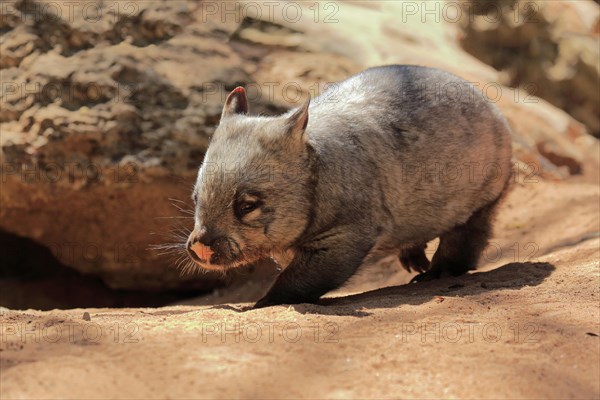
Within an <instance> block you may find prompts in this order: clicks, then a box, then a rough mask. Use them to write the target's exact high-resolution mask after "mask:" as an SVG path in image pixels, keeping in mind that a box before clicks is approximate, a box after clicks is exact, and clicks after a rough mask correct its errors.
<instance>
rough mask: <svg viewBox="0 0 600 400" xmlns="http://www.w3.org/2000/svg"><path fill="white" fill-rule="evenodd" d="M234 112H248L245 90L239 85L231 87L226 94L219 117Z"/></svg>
mask: <svg viewBox="0 0 600 400" xmlns="http://www.w3.org/2000/svg"><path fill="white" fill-rule="evenodd" d="M234 114H248V97H246V91H245V90H244V88H243V87H241V86H238V87H236V88H235V89H233V90H232V91H231V93H229V96H227V100H225V105H224V106H223V112H222V113H221V119H223V118H225V117H228V116H230V115H234Z"/></svg>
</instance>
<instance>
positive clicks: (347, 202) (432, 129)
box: [187, 65, 512, 307]
mask: <svg viewBox="0 0 600 400" xmlns="http://www.w3.org/2000/svg"><path fill="white" fill-rule="evenodd" d="M247 114H248V99H247V97H246V93H245V91H244V89H243V88H241V87H238V88H236V89H234V90H233V91H232V92H231V93H230V94H229V96H228V97H227V100H226V101H225V105H224V108H223V112H222V115H221V121H220V123H219V126H218V127H217V129H216V131H215V133H214V135H213V136H212V138H211V142H210V144H209V147H208V150H207V152H206V155H205V158H204V161H203V164H202V166H201V167H200V171H199V173H198V178H197V182H196V185H195V188H194V191H193V196H192V197H193V200H194V202H195V227H194V230H193V232H192V233H191V234H190V236H189V239H188V242H187V249H188V251H189V255H190V257H191V258H192V259H193V260H194V261H195V262H196V263H197V264H198V265H200V266H201V267H202V268H206V269H211V270H227V269H230V268H235V267H238V266H240V265H243V264H248V263H251V262H254V261H256V260H258V259H261V258H265V257H269V256H273V257H274V258H275V259H276V260H280V262H282V263H284V264H286V265H287V266H286V267H285V269H284V270H283V271H282V272H281V274H280V275H279V276H278V278H277V280H276V281H275V283H274V285H273V286H272V287H271V289H270V290H269V291H268V293H267V294H266V295H265V296H264V297H263V298H262V299H261V300H260V301H258V303H256V305H255V307H264V306H270V305H275V304H293V303H303V302H316V301H317V300H318V299H319V298H320V297H321V296H322V295H323V294H325V293H327V292H328V291H330V290H333V289H336V288H338V287H339V286H341V285H342V284H343V283H344V282H346V281H347V280H348V278H350V277H351V276H352V275H353V274H354V273H355V271H356V270H357V269H358V268H359V266H361V265H362V264H364V263H367V262H369V261H370V260H375V259H377V258H378V257H382V256H386V255H390V254H396V255H398V256H399V258H400V261H401V263H402V265H403V266H404V267H405V268H406V269H408V270H409V271H410V270H415V271H417V272H420V274H419V275H417V276H416V277H415V278H414V279H413V281H422V280H431V279H435V278H439V277H441V276H446V275H454V276H457V275H460V274H464V273H465V272H467V271H468V270H471V269H475V268H476V266H477V262H478V259H479V257H480V255H481V253H482V251H483V249H484V247H485V246H486V245H487V243H488V239H489V238H490V234H491V220H492V218H493V214H494V210H495V209H496V208H497V205H498V203H499V200H500V198H501V197H502V195H503V193H504V192H505V191H506V188H507V187H508V182H509V180H510V176H511V153H512V150H511V133H510V128H509V125H508V123H507V121H506V120H505V118H504V117H503V116H502V115H501V113H500V112H499V111H498V109H497V108H496V107H495V106H494V105H493V104H491V103H490V102H489V101H486V99H485V98H484V97H483V95H482V94H481V93H480V92H479V91H477V90H476V89H475V88H474V87H473V86H472V85H470V84H469V83H468V82H466V81H464V80H462V79H461V78H458V77H456V76H454V75H452V74H450V73H447V72H444V71H441V70H438V69H434V68H426V67H419V66H408V65H391V66H384V67H376V68H370V69H367V70H365V71H363V72H361V73H358V74H356V75H354V76H352V77H350V78H348V79H347V80H345V81H343V82H340V83H337V84H334V85H331V86H330V87H329V88H328V89H327V90H325V91H324V93H323V94H321V95H320V96H318V97H316V98H314V100H313V101H307V102H306V103H304V104H303V105H302V106H301V107H299V108H296V109H293V110H291V111H289V112H288V113H286V114H284V115H281V116H277V117H267V116H248V115H247ZM436 237H439V238H440V242H439V247H438V249H437V251H436V252H435V254H434V255H433V257H432V260H431V262H429V260H428V259H427V257H426V255H425V247H426V244H427V242H428V241H430V240H432V239H434V238H436Z"/></svg>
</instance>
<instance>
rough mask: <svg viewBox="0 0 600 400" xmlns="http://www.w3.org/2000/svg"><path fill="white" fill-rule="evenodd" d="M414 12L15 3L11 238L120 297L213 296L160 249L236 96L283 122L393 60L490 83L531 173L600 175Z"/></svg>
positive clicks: (448, 26) (560, 129)
mask: <svg viewBox="0 0 600 400" xmlns="http://www.w3.org/2000/svg"><path fill="white" fill-rule="evenodd" d="M409 3H410V2H409ZM409 3H402V2H379V3H368V4H367V3H365V4H362V3H361V4H353V3H326V4H325V3H323V4H320V7H321V8H319V9H315V8H314V7H312V6H311V4H308V3H306V4H305V3H293V5H292V6H287V8H285V7H283V6H280V7H276V8H274V9H271V11H270V12H269V9H268V8H264V7H267V6H264V5H263V6H264V7H263V8H262V9H261V8H256V7H255V6H254V4H257V3H252V2H248V3H244V2H236V3H232V2H229V3H227V2H223V3H219V2H209V3H200V2H194V1H172V0H169V1H152V2H127V3H126V5H127V7H124V6H123V4H124V3H123V2H120V3H119V2H99V3H97V4H96V3H91V4H92V6H89V4H90V3H77V4H75V5H73V3H70V2H64V4H63V3H61V2H44V1H38V0H27V1H25V0H22V1H21V0H19V1H16V2H12V3H10V6H9V7H2V8H1V10H0V11H1V12H2V16H1V18H0V21H1V23H2V25H1V26H0V31H1V32H2V39H1V40H0V50H1V51H0V68H1V70H0V74H1V80H2V93H1V101H2V103H1V107H0V129H1V131H2V135H1V143H0V144H1V149H2V151H1V153H0V157H1V158H2V160H1V161H2V191H1V193H0V200H1V203H2V208H1V210H0V229H1V230H4V231H6V232H9V233H13V234H16V235H20V236H23V237H27V238H30V239H33V240H35V241H37V242H39V243H41V244H43V245H45V246H47V247H49V248H50V249H51V251H52V252H53V254H54V255H55V256H56V257H57V259H58V260H60V261H61V262H62V263H64V264H66V265H68V266H70V267H72V268H75V269H77V270H79V271H82V272H85V273H88V274H93V275H96V276H99V277H100V278H101V279H103V280H104V282H106V283H107V284H108V285H109V286H111V287H113V288H127V289H132V288H144V289H157V288H160V289H163V288H181V287H186V288H189V287H198V288H206V287H212V286H213V285H214V283H215V278H216V277H215V276H212V275H183V276H182V274H181V272H180V270H179V269H177V268H175V266H176V265H177V264H178V263H179V262H180V261H181V259H180V258H179V254H170V255H169V254H167V255H161V254H160V252H158V251H156V250H152V249H151V246H152V245H160V244H164V243H165V242H169V243H171V242H179V241H180V239H181V235H182V233H181V232H182V231H183V232H185V230H186V229H189V228H190V225H191V219H190V218H189V214H188V213H186V212H185V209H187V208H189V206H190V201H188V199H189V194H190V188H191V185H192V184H193V180H194V176H195V173H196V170H197V168H198V165H199V164H200V162H201V160H202V156H203V153H204V151H205V149H206V147H207V144H208V141H209V139H210V135H211V133H212V132H213V130H214V126H215V124H216V123H218V120H219V116H220V111H221V106H222V103H223V101H224V98H225V95H226V94H227V92H228V91H229V90H231V89H232V88H233V87H235V86H237V85H245V86H246V87H247V88H248V92H249V94H250V98H251V107H252V112H256V113H263V114H272V113H278V112H281V111H283V110H285V109H287V108H288V107H291V106H293V105H294V104H296V103H297V102H298V101H300V99H301V97H302V96H305V95H306V94H307V93H311V94H313V95H314V94H317V93H318V92H319V91H320V90H322V88H323V86H324V85H325V84H326V83H327V82H332V81H337V80H340V79H343V78H345V77H347V76H348V75H350V74H352V73H354V72H357V71H359V70H361V69H363V68H366V67H369V66H373V65H380V64H390V63H410V64H422V65H430V66H435V67H440V68H444V69H447V70H449V71H451V72H454V73H456V74H458V75H461V76H463V77H465V78H467V79H469V80H470V81H472V82H474V83H475V84H476V85H478V87H479V88H481V89H482V90H484V92H485V93H486V95H487V96H488V97H489V98H490V101H494V102H497V103H498V105H499V106H500V107H501V108H502V110H503V111H504V112H505V113H506V115H507V117H508V119H509V121H510V123H511V125H512V126H513V128H514V130H515V138H514V139H515V149H516V156H517V161H518V162H517V165H518V167H519V168H520V169H522V170H524V171H529V172H528V173H533V174H535V175H536V176H540V177H541V178H552V179H564V178H568V177H569V176H571V175H575V174H584V175H588V176H589V174H597V169H598V159H597V157H598V143H597V141H596V140H595V139H594V138H593V137H591V136H590V135H588V134H587V133H586V127H585V126H584V125H582V124H581V123H579V122H577V121H576V120H575V119H574V118H572V117H570V116H569V115H568V114H567V113H565V112H563V111H561V110H560V109H558V108H557V107H555V106H552V105H550V104H548V103H547V102H545V101H544V100H541V99H539V98H538V97H535V96H532V95H528V93H527V92H525V91H523V90H518V89H512V88H509V87H507V86H503V85H501V84H500V83H499V82H502V79H503V78H502V77H503V74H502V73H500V72H498V71H497V70H495V69H494V68H491V67H490V66H488V65H486V64H484V63H482V62H481V61H479V60H477V59H476V58H474V57H472V56H471V55H469V54H468V53H467V52H465V51H464V50H463V49H462V48H461V46H460V40H459V39H460V37H461V32H462V31H461V27H460V26H459V25H457V24H456V23H450V22H449V21H446V20H444V19H443V18H442V19H439V20H437V21H436V20H433V19H432V20H429V19H427V18H422V12H423V10H418V9H417V10H415V9H413V8H410V7H409ZM553 3H554V2H553ZM557 3H562V2H557ZM290 4H291V3H290ZM413 4H414V3H413ZM432 4H433V3H432ZM435 4H439V5H440V7H443V6H444V4H445V3H441V2H440V3H435ZM86 7H87V8H86ZM311 7H312V8H311ZM292 8H293V9H292ZM442 9H443V8H440V10H442ZM399 21H401V23H399ZM357 31H358V32H361V34H360V35H357V34H356V32H357ZM478 32H479V33H478ZM478 34H480V35H482V36H484V35H486V33H485V32H483V33H482V32H480V31H476V30H474V29H473V30H472V31H468V35H469V37H471V36H473V35H478ZM565 51H566V52H568V51H569V50H565ZM565 54H566V53H565ZM581 54H588V52H587V50H586V51H582V52H581ZM491 63H492V64H493V62H491ZM569 65H570V67H573V68H587V67H585V66H584V65H583V64H581V65H579V64H577V65H579V66H573V65H571V64H569ZM586 71H588V70H586ZM596 73H597V71H596ZM586 74H588V75H590V76H593V74H594V70H593V69H589V71H588V72H586ZM579 75H580V74H574V75H573V77H572V79H573V80H579V79H580V78H579V77H577V76H579ZM595 77H596V78H597V75H595ZM586 79H587V78H586ZM578 82H579V81H578ZM586 82H587V81H586V80H583V81H580V82H579V83H578V85H584V84H585V83H586ZM506 83H511V82H506ZM559 86H560V85H559ZM584 86H585V85H584ZM557 90H558V89H557ZM557 93H563V92H560V91H559V92H557ZM557 96H558V94H557ZM586 99H587V98H586ZM585 101H586V102H587V101H588V100H585ZM550 102H553V101H552V100H550ZM567 103H569V102H568V101H565V103H564V104H565V107H564V108H565V109H568V107H567ZM585 104H588V103H585ZM559 105H560V104H559ZM592 106H593V104H592ZM569 112H571V111H569ZM573 115H575V114H573ZM579 119H580V120H581V121H583V122H585V123H586V124H587V126H591V125H589V124H588V122H587V121H586V120H585V118H579ZM180 208H181V209H183V210H184V212H180V211H179V209H180ZM165 217H176V218H165ZM167 247H169V246H167ZM174 251H176V250H174Z"/></svg>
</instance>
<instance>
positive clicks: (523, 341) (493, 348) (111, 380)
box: [0, 181, 600, 399]
mask: <svg viewBox="0 0 600 400" xmlns="http://www.w3.org/2000/svg"><path fill="white" fill-rule="evenodd" d="M599 191H600V189H599V187H598V185H597V184H594V183H585V182H576V181H575V182H563V183H553V182H538V183H535V184H525V185H523V184H522V185H517V187H516V188H515V190H514V191H513V192H512V194H511V195H510V196H509V198H508V200H507V202H506V204H504V206H503V209H502V211H501V213H500V216H499V220H498V223H497V234H496V237H495V239H494V243H493V244H492V246H491V247H490V252H488V253H487V255H486V256H485V257H484V260H483V266H482V268H481V270H480V271H477V272H476V273H472V274H469V275H467V276H464V277H460V278H451V279H444V280H440V281H437V282H430V283H423V284H413V285H401V284H402V283H405V282H406V281H407V280H408V278H409V276H408V275H407V274H406V273H404V272H401V271H398V270H397V269H396V267H397V265H395V263H393V262H389V263H382V264H381V265H379V266H376V267H372V268H369V269H366V270H365V271H363V272H361V274H360V275H359V277H358V278H356V279H354V281H353V283H351V284H350V285H349V286H347V287H346V288H344V289H343V290H341V291H338V292H337V293H335V294H334V296H333V297H332V296H330V297H329V298H327V299H324V300H323V301H322V304H319V305H297V306H291V307H285V306H280V307H271V308H267V309H262V310H256V311H254V310H250V311H245V310H247V308H248V306H249V303H240V302H242V301H249V300H250V299H252V298H256V297H257V296H258V295H260V293H258V291H259V290H258V288H257V286H256V285H255V286H251V285H250V284H248V287H238V288H233V289H232V290H230V291H228V292H221V293H217V294H215V295H213V296H208V297H205V298H203V299H198V300H196V301H195V302H194V303H195V304H196V305H178V306H171V307H165V308H155V309H150V308H145V309H85V310H84V309H76V310H67V311H63V310H55V311H49V312H39V311H34V310H27V311H13V310H3V311H2V313H1V315H0V323H1V325H0V328H1V329H0V334H1V337H0V350H1V352H0V360H1V363H0V367H1V369H0V372H1V376H0V385H1V386H0V397H1V398H2V399H9V398H78V399H80V398H111V397H115V398H232V397H243V398H297V397H304V398H356V397H360V398H397V397H406V398H581V399H584V398H585V399H589V398H598V397H599V396H600V337H599V336H598V335H600V273H599V272H600V265H599V260H600V239H599V238H598V231H599V230H600V226H599V224H600V222H599V215H600V210H599V199H600V194H599ZM385 286H388V287H386V288H383V289H374V290H371V289H373V288H375V287H380V288H381V287H385ZM364 290H369V291H367V292H366V293H362V294H351V293H355V292H358V291H364ZM209 303H224V304H222V305H197V304H209Z"/></svg>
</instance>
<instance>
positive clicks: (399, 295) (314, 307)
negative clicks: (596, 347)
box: [294, 262, 556, 317]
mask: <svg viewBox="0 0 600 400" xmlns="http://www.w3.org/2000/svg"><path fill="white" fill-rule="evenodd" d="M555 269H556V267H555V266H554V265H552V264H549V263H546V262H524V263H509V264H505V265H503V266H501V267H498V268H496V269H493V270H491V271H485V272H474V273H472V274H466V275H462V276H458V277H451V278H442V279H437V280H434V281H429V282H419V283H408V284H405V285H400V286H390V287H385V288H381V289H376V290H372V291H368V292H364V293H360V294H354V295H349V296H343V297H329V298H323V299H321V300H319V302H318V303H317V304H298V305H295V306H294V309H295V310H296V311H298V312H300V313H309V314H327V315H353V316H356V317H363V316H367V315H370V314H371V313H369V312H368V311H367V310H368V309H376V308H392V307H398V306H401V305H403V304H411V305H419V304H423V303H426V302H428V301H430V300H431V299H433V298H435V297H440V296H456V297H460V296H467V295H468V296H471V295H477V294H479V293H483V292H488V291H495V290H517V289H520V288H523V287H525V286H537V285H539V284H541V283H542V282H543V281H544V280H545V279H546V278H547V277H548V276H550V274H551V273H552V272H553V271H554V270H555Z"/></svg>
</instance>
